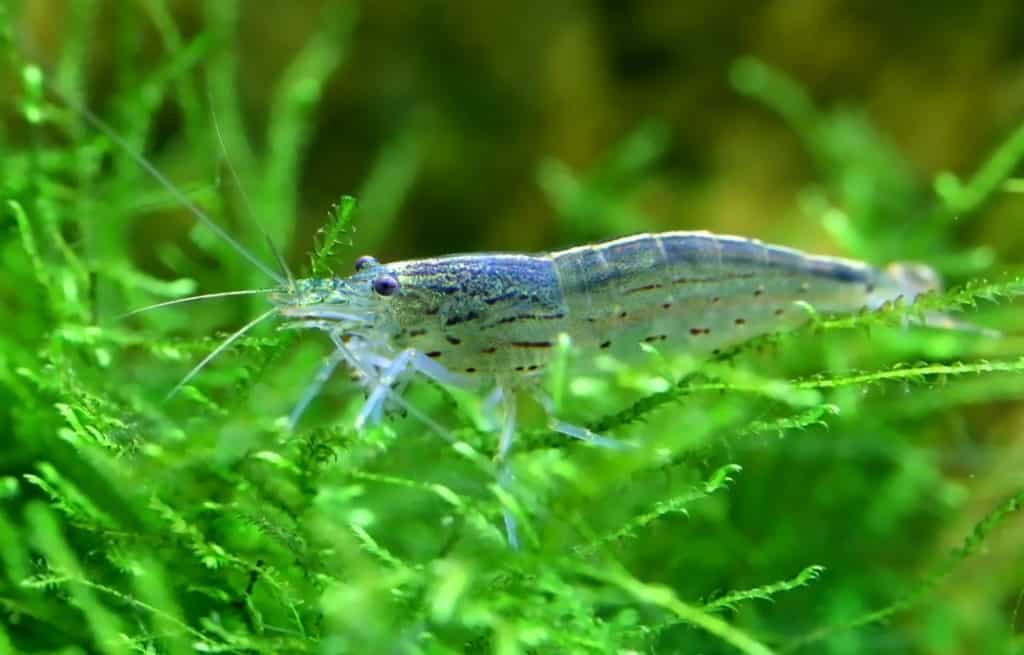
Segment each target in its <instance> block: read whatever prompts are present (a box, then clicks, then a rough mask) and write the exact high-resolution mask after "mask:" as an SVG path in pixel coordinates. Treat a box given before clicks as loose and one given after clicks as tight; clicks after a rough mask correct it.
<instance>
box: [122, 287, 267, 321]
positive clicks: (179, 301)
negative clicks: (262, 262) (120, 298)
mask: <svg viewBox="0 0 1024 655" xmlns="http://www.w3.org/2000/svg"><path fill="white" fill-rule="evenodd" d="M274 291H276V289H239V290H237V291H219V292H217V293H202V294H199V295H198V296H188V297H187V298H176V299H174V300H167V301H165V302H158V303H156V304H155V305H147V306H145V307H139V308H138V309H133V310H132V311H130V312H126V313H124V314H121V315H120V316H118V318H119V319H123V318H128V317H129V316H135V315H136V314H141V313H143V312H148V311H150V310H151V309H160V308H161V307H171V306H172V305H183V304H185V303H190V302H196V301H197V300H211V299H213V298H225V297H228V296H258V295H260V294H264V293H272V292H274Z"/></svg>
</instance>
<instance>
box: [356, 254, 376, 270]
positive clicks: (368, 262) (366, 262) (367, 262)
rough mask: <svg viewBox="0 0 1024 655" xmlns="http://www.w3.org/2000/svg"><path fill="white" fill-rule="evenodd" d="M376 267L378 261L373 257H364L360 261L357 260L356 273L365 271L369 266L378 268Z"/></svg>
mask: <svg viewBox="0 0 1024 655" xmlns="http://www.w3.org/2000/svg"><path fill="white" fill-rule="evenodd" d="M376 265H377V260H376V259H374V258H373V257H370V256H369V255H363V256H362V257H360V258H359V259H357V260H356V273H358V272H359V271H361V270H363V269H364V268H366V267H367V266H376Z"/></svg>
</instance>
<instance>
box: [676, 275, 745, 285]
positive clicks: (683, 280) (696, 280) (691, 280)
mask: <svg viewBox="0 0 1024 655" xmlns="http://www.w3.org/2000/svg"><path fill="white" fill-rule="evenodd" d="M757 275H758V274H757V273H732V274H730V275H722V276H719V277H677V278H675V279H674V280H672V284H700V283H702V282H724V281H725V280H748V279H750V278H753V277H757Z"/></svg>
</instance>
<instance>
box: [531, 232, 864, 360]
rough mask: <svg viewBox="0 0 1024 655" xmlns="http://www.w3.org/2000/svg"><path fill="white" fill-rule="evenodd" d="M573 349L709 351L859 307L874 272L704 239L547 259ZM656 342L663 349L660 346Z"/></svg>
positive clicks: (636, 243) (623, 244)
mask: <svg viewBox="0 0 1024 655" xmlns="http://www.w3.org/2000/svg"><path fill="white" fill-rule="evenodd" d="M551 257H552V259H553V260H554V261H555V263H556V266H557V267H558V270H559V273H560V278H561V280H562V286H563V297H564V298H565V302H566V305H567V306H568V308H569V313H570V315H571V316H572V321H571V322H572V324H573V326H575V327H576V334H574V335H573V336H574V340H576V341H577V342H578V343H583V344H589V345H596V346H597V347H598V348H605V349H612V350H613V351H618V352H623V351H624V350H629V351H633V352H636V351H637V350H638V349H637V348H636V342H638V341H643V342H648V343H654V344H656V345H659V346H662V345H663V346H666V347H668V348H672V347H674V348H676V349H685V350H687V351H695V352H700V351H708V350H713V349H715V348H717V347H720V346H722V345H724V344H728V343H734V342H738V341H742V340H745V339H748V338H751V337H754V336H757V335H759V334H764V333H766V332H770V331H774V330H776V329H782V328H788V327H793V326H795V325H798V324H800V323H801V322H803V321H804V320H806V319H807V313H806V311H803V310H800V309H799V308H798V307H797V306H796V305H795V304H794V303H795V302H796V301H804V302H806V303H808V304H810V305H812V306H814V307H815V308H817V309H818V310H819V311H821V312H823V313H831V312H846V311H854V310H856V309H859V308H860V307H863V306H864V304H865V301H866V298H867V296H868V294H869V293H870V292H871V291H872V289H873V288H874V285H875V280H876V278H877V276H878V272H877V271H876V270H875V269H873V268H871V267H869V266H866V265H864V264H861V263H858V262H853V261H850V260H844V259H839V258H833V257H815V256H810V255H805V254H803V253H801V252H799V251H796V250H791V249H788V248H782V247H776V246H767V245H764V244H762V243H761V242H759V241H756V240H751V239H744V238H739V237H729V236H719V235H713V234H710V233H708V232H666V233H662V234H641V235H637V236H633V237H628V238H625V239H618V240H615V241H610V242H607V243H602V244H596V245H592V246H583V247H579V248H572V249H570V250H565V251H561V252H556V253H552V255H551ZM663 342H665V343H663Z"/></svg>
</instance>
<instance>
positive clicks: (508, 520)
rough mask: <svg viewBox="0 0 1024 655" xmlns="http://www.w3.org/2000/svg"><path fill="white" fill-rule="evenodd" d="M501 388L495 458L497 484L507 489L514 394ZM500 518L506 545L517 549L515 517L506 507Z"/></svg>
mask: <svg viewBox="0 0 1024 655" xmlns="http://www.w3.org/2000/svg"><path fill="white" fill-rule="evenodd" d="M499 388H500V389H501V400H502V407H503V409H504V420H503V422H502V426H501V437H500V438H499V440H498V452H497V455H496V457H495V459H496V460H497V462H498V484H499V485H501V487H502V488H504V489H507V488H508V487H509V486H511V484H512V481H513V480H514V479H515V477H514V475H513V474H512V468H511V467H510V466H509V462H508V454H509V452H510V451H511V450H512V442H513V441H514V440H515V435H516V396H515V393H514V392H512V391H511V390H510V389H507V388H504V387H499ZM501 515H502V519H504V522H505V536H506V538H507V539H508V545H509V547H510V548H512V549H513V550H518V549H519V531H518V529H517V527H516V518H515V516H513V515H512V512H510V511H509V510H508V509H507V508H506V509H502V511H501Z"/></svg>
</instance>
